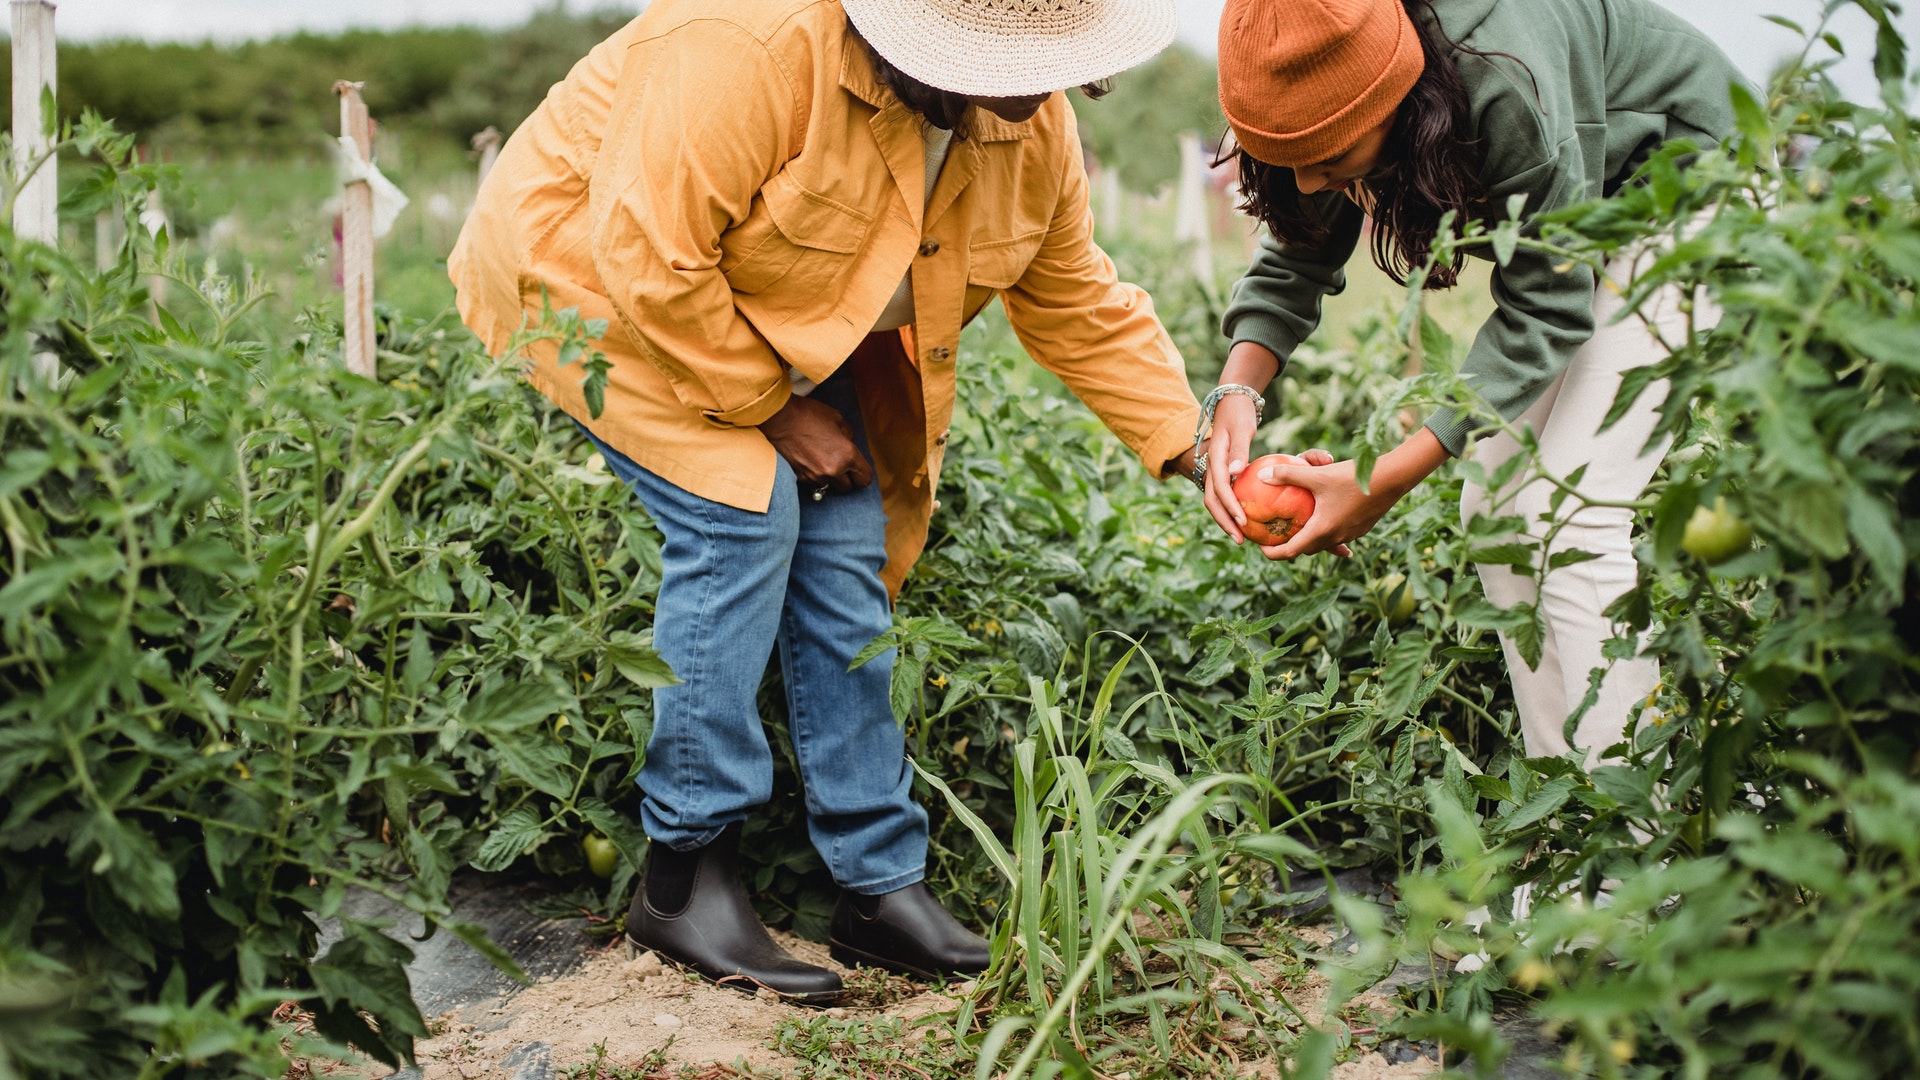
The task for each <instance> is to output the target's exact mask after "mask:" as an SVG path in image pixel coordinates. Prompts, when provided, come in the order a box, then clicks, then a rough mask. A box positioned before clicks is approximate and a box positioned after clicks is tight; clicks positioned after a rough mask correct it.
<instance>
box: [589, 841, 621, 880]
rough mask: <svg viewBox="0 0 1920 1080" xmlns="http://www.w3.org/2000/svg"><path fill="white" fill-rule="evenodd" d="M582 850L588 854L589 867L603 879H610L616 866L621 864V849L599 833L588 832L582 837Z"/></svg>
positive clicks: (594, 874) (595, 875) (596, 875)
mask: <svg viewBox="0 0 1920 1080" xmlns="http://www.w3.org/2000/svg"><path fill="white" fill-rule="evenodd" d="M580 850H581V851H583V852H585V853H586V855H587V869H589V870H591V871H593V876H594V877H597V878H599V879H600V880H601V881H607V880H610V879H611V878H612V877H613V871H614V868H615V867H617V866H619V865H620V849H619V848H618V847H617V846H615V845H614V842H613V841H611V840H609V839H607V838H606V837H604V836H601V835H600V834H599V833H588V834H587V835H586V836H585V837H583V838H581V840H580Z"/></svg>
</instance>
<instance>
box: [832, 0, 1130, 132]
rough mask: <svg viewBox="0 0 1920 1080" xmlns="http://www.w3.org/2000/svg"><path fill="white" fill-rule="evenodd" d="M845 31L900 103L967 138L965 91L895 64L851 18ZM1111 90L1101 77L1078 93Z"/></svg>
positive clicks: (1101, 94) (969, 114)
mask: <svg viewBox="0 0 1920 1080" xmlns="http://www.w3.org/2000/svg"><path fill="white" fill-rule="evenodd" d="M847 33H848V34H849V35H850V36H852V37H853V38H854V40H856V41H858V42H859V43H860V47H861V48H863V49H865V50H867V56H868V57H870V58H871V59H872V60H873V71H874V74H875V75H877V76H879V79H880V82H881V84H882V85H884V86H885V87H886V88H887V89H889V90H891V91H893V96H894V97H897V98H899V99H900V104H902V105H905V106H906V107H907V108H908V109H909V110H910V111H912V112H916V113H919V114H920V116H921V118H922V119H924V120H925V121H926V122H927V123H929V124H932V125H933V126H934V127H937V128H942V129H944V130H947V131H951V132H953V141H954V142H964V141H966V138H967V136H968V134H969V133H970V132H969V123H968V122H969V121H970V120H971V119H972V110H973V102H971V101H969V100H967V96H966V95H965V94H955V93H952V92H950V91H947V90H936V89H935V88H933V87H931V86H928V85H927V84H926V83H923V82H921V81H920V80H919V79H916V78H914V77H913V76H911V75H909V74H907V73H906V72H904V71H901V70H900V69H899V68H897V67H894V66H893V64H892V63H891V62H889V61H888V60H887V58H886V57H884V56H881V55H880V51H879V50H878V49H875V48H874V47H873V46H872V45H871V44H870V43H868V41H867V39H866V38H865V37H863V36H862V35H861V33H860V30H859V28H858V27H856V26H854V25H853V20H851V19H849V20H847ZM1112 89H1113V87H1112V85H1111V84H1109V83H1107V82H1106V81H1104V80H1103V81H1101V82H1092V83H1087V84H1086V85H1084V86H1082V87H1081V88H1080V92H1081V93H1083V94H1085V95H1087V96H1088V97H1089V98H1093V99H1095V100H1098V99H1100V98H1103V97H1105V96H1107V92H1108V91H1110V90H1112Z"/></svg>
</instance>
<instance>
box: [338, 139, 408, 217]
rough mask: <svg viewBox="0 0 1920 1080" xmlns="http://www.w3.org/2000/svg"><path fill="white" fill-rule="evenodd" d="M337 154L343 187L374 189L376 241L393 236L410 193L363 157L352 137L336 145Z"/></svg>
mask: <svg viewBox="0 0 1920 1080" xmlns="http://www.w3.org/2000/svg"><path fill="white" fill-rule="evenodd" d="M333 150H334V153H333V158H334V165H335V167H336V169H337V171H338V172H339V174H340V186H341V187H345V186H347V185H348V184H359V183H365V184H366V185H367V186H368V187H370V188H372V189H373V238H374V239H376V240H378V239H380V238H381V237H383V236H385V235H387V234H388V233H390V232H392V231H393V223H394V222H395V221H396V220H398V219H399V217H400V211H402V210H405V209H406V208H407V203H408V202H409V201H410V200H408V198H407V193H406V192H404V191H401V190H400V189H399V188H397V187H395V186H394V184H393V181H391V180H389V179H387V176H386V174H385V173H383V172H381V171H380V167H379V166H377V165H375V164H374V163H373V162H371V161H368V160H366V159H364V158H362V157H361V156H360V146H359V144H358V143H355V142H354V141H353V137H352V136H350V135H342V136H340V138H339V139H338V140H337V141H336V142H335V143H334V144H333Z"/></svg>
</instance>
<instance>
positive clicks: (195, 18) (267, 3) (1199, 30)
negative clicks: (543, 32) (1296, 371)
mask: <svg viewBox="0 0 1920 1080" xmlns="http://www.w3.org/2000/svg"><path fill="white" fill-rule="evenodd" d="M539 2H542V0H60V11H59V16H58V19H59V24H60V31H61V34H62V36H65V37H71V38H76V39H87V38H95V39H97V38H108V37H146V38H152V39H170V40H189V41H197V40H201V39H204V38H208V37H212V38H218V39H222V40H232V39H237V38H247V37H262V36H270V35H273V34H278V33H285V32H287V31H290V30H300V29H308V30H323V31H324V30H338V29H342V28H345V27H349V26H403V25H408V24H417V23H429V24H443V23H476V24H481V25H489V26H499V25H507V24H512V23H517V22H520V21H521V20H523V19H525V18H526V17H527V14H528V12H529V11H531V10H532V9H533V8H534V7H536V6H538V3H539ZM1176 2H1177V3H1178V4H1179V8H1180V25H1181V31H1180V34H1181V38H1182V39H1183V40H1185V41H1187V42H1190V43H1191V44H1193V45H1194V46H1196V47H1198V48H1201V49H1203V50H1205V51H1206V52H1208V53H1211V52H1213V48H1214V28H1215V25H1216V23H1217V20H1218V19H1219V15H1220V8H1221V6H1222V4H1223V2H1224V0H1176ZM1659 2H1660V3H1662V4H1664V5H1665V6H1667V7H1669V8H1671V9H1673V10H1674V11H1677V12H1679V13H1680V14H1681V15H1683V16H1685V17H1686V18H1688V19H1691V20H1692V21H1693V22H1694V23H1695V24H1696V25H1698V26H1699V27H1701V28H1702V29H1704V30H1706V31H1707V32H1708V33H1709V34H1710V35H1712V37H1713V39H1714V40H1715V41H1717V42H1719V44H1720V46H1721V47H1722V48H1724V49H1726V50H1727V51H1728V53H1730V54H1731V55H1732V56H1733V58H1734V60H1735V61H1736V62H1737V63H1739V65H1740V67H1741V69H1742V70H1744V71H1746V72H1747V73H1748V75H1749V76H1750V77H1752V78H1753V79H1755V80H1756V81H1760V80H1763V79H1764V78H1765V77H1766V75H1767V72H1768V71H1769V70H1770V69H1771V68H1772V67H1773V65H1774V64H1775V63H1776V62H1777V61H1778V60H1779V59H1780V58H1781V57H1783V56H1785V55H1787V54H1789V53H1790V52H1792V51H1794V50H1795V49H1796V48H1797V47H1798V39H1797V37H1796V36H1795V35H1794V34H1793V33H1791V32H1790V31H1787V30H1784V29H1782V28H1780V27H1778V26H1775V25H1773V24H1772V23H1769V22H1767V21H1765V20H1764V19H1762V18H1761V14H1763V13H1771V14H1778V15H1784V16H1786V17H1788V18H1791V19H1794V20H1796V21H1798V22H1800V23H1801V24H1802V25H1805V26H1809V27H1810V26H1811V25H1812V24H1813V23H1814V21H1815V20H1817V19H1818V17H1819V10H1820V7H1821V6H1822V0H1659ZM572 6H574V7H575V8H577V9H581V10H584V9H587V8H591V7H627V8H631V9H632V10H635V11H637V10H639V8H640V6H641V3H640V0H620V2H618V3H600V2H596V0H572ZM1906 6H1907V14H1905V15H1902V16H1900V24H1901V27H1902V30H1903V31H1904V33H1905V36H1906V38H1907V40H1908V41H1909V42H1913V43H1914V44H1915V45H1916V47H1917V48H1920V4H1909V5H1906ZM1833 27H1834V29H1835V31H1836V32H1837V33H1838V34H1839V36H1840V38H1841V40H1842V42H1843V43H1844V44H1845V45H1846V46H1847V51H1848V52H1849V53H1850V54H1853V55H1852V57H1851V58H1850V60H1849V61H1848V62H1847V63H1845V64H1844V65H1843V66H1842V68H1841V69H1840V71H1839V72H1838V73H1837V77H1838V78H1839V79H1840V81H1841V85H1842V86H1844V87H1845V88H1846V89H1847V91H1848V93H1849V94H1851V95H1854V96H1856V97H1860V96H1866V95H1869V94H1871V92H1872V88H1873V77H1872V68H1871V66H1870V63H1869V60H1870V57H1871V56H1872V51H1873V34H1872V27H1871V23H1870V22H1869V21H1868V20H1867V19H1866V17H1865V16H1863V15H1861V14H1860V13H1859V12H1858V11H1857V10H1856V9H1853V8H1848V9H1847V10H1846V11H1844V12H1843V13H1842V14H1841V16H1840V17H1838V18H1837V19H1836V20H1835V22H1834V24H1833Z"/></svg>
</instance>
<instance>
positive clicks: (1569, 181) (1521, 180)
mask: <svg viewBox="0 0 1920 1080" xmlns="http://www.w3.org/2000/svg"><path fill="white" fill-rule="evenodd" d="M1579 153H1580V150H1579V144H1578V142H1577V141H1570V142H1569V143H1567V144H1564V145H1563V146H1561V147H1560V148H1559V153H1557V154H1555V155H1554V156H1553V157H1551V158H1550V159H1549V160H1547V161H1545V162H1542V163H1540V164H1538V165H1535V166H1533V167H1532V168H1528V169H1523V170H1519V171H1516V172H1512V173H1511V174H1510V176H1511V178H1510V179H1506V180H1503V181H1500V182H1497V183H1495V184H1494V185H1492V188H1491V191H1490V198H1489V203H1490V204H1491V205H1492V206H1494V207H1497V208H1501V210H1500V212H1504V208H1505V206H1506V205H1507V200H1508V199H1509V198H1511V197H1512V196H1514V195H1521V194H1523V195H1525V196H1526V197H1527V201H1526V209H1525V210H1524V211H1523V218H1524V219H1531V218H1533V217H1534V216H1535V215H1538V214H1543V213H1547V212H1549V211H1553V210H1558V209H1560V208H1562V207H1565V206H1570V205H1572V204H1574V203H1576V202H1579V201H1580V200H1581V199H1583V198H1585V197H1586V191H1585V182H1584V180H1583V179H1582V176H1583V175H1584V173H1583V171H1582V169H1581V168H1580V165H1579ZM1568 155H1571V156H1572V158H1573V160H1572V161H1571V162H1569V161H1568V160H1567V156H1568ZM1537 232H1538V229H1537V227H1536V226H1534V225H1532V224H1529V225H1528V226H1527V227H1525V228H1524V229H1523V230H1522V233H1523V235H1527V236H1532V235H1536V234H1537ZM1594 288H1595V282H1594V275H1593V270H1592V268H1590V267H1588V266H1586V265H1584V264H1575V265H1573V266H1571V267H1567V268H1565V269H1562V268H1561V266H1559V265H1558V260H1556V259H1555V258H1554V257H1553V256H1552V255H1549V254H1546V253H1544V252H1538V251H1529V250H1527V249H1525V248H1522V249H1520V250H1517V251H1515V252H1514V253H1513V258H1511V259H1509V260H1508V261H1507V265H1505V266H1498V265H1496V266H1495V267H1494V269H1493V280H1492V292H1493V302H1494V311H1493V314H1492V315H1491V316H1489V317H1488V318H1487V321H1486V322H1485V323H1483V324H1481V326H1480V331H1479V333H1478V334H1477V335H1476V336H1475V337H1474V340H1473V345H1472V347H1471V348H1469V349H1468V350H1467V357H1466V359H1465V360H1464V361H1462V362H1461V365H1460V374H1461V376H1462V377H1463V378H1465V379H1466V380H1467V382H1468V385H1469V386H1470V387H1471V388H1472V389H1473V391H1474V392H1475V393H1476V394H1477V395H1478V396H1479V397H1480V399H1481V400H1482V401H1485V402H1486V403H1487V405H1488V407H1490V408H1491V409H1492V410H1493V411H1494V412H1496V413H1498V414H1499V416H1500V418H1501V419H1502V420H1506V421H1509V422H1510V421H1512V420H1514V419H1516V418H1518V417H1519V416H1520V414H1521V413H1524V412H1526V411H1527V408H1528V407H1529V406H1531V405H1532V404H1533V403H1534V402H1535V401H1537V400H1539V398H1540V395H1541V394H1543V393H1545V392H1546V389H1547V387H1548V386H1550V385H1552V383H1553V380H1554V379H1556V378H1558V377H1559V376H1560V373H1561V372H1563V371H1565V370H1566V368H1567V364H1568V363H1569V362H1571V361H1572V359H1573V355H1574V353H1576V352H1578V351H1579V349H1580V347H1581V346H1582V345H1585V344H1586V343H1587V341H1588V340H1589V339H1591V338H1592V337H1593V328H1594V323H1593V293H1594ZM1426 426H1427V427H1428V428H1430V429H1432V431H1433V433H1434V435H1435V436H1436V437H1438V438H1439V440H1440V444H1441V445H1442V446H1444V447H1446V448H1447V452H1448V453H1450V454H1453V455H1454V456H1456V457H1458V456H1459V455H1460V454H1461V453H1462V452H1463V451H1465V449H1466V447H1467V443H1468V442H1469V441H1471V440H1472V439H1473V438H1474V437H1475V436H1476V435H1477V434H1480V433H1481V432H1480V431H1479V430H1478V429H1479V427H1480V424H1479V422H1478V421H1476V420H1475V419H1474V418H1473V416H1472V415H1471V413H1470V412H1469V411H1468V409H1467V408H1466V407H1465V406H1464V405H1462V406H1456V407H1448V408H1442V409H1440V410H1437V411H1436V412H1435V413H1434V414H1433V415H1432V416H1430V417H1428V419H1427V425H1426Z"/></svg>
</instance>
